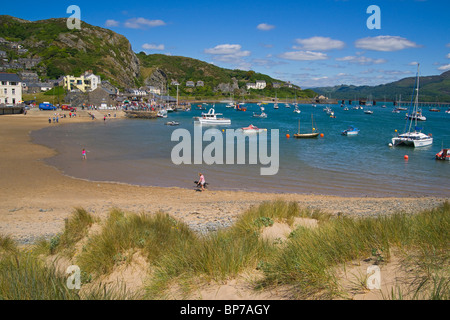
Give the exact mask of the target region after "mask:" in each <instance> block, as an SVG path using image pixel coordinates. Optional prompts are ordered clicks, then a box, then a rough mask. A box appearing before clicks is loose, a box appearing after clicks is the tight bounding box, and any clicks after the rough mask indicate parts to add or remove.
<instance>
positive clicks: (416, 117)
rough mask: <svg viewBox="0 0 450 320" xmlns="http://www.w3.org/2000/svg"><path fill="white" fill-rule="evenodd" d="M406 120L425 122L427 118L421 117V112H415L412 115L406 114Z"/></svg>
mask: <svg viewBox="0 0 450 320" xmlns="http://www.w3.org/2000/svg"><path fill="white" fill-rule="evenodd" d="M406 118H408V119H411V120H418V121H427V117H425V116H424V115H422V111H417V112H416V113H413V114H408V113H407V114H406Z"/></svg>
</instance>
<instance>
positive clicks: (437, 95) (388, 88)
mask: <svg viewBox="0 0 450 320" xmlns="http://www.w3.org/2000/svg"><path fill="white" fill-rule="evenodd" d="M415 80H416V78H415V77H408V78H404V79H401V80H398V81H395V82H392V83H387V84H382V85H378V86H353V85H340V86H335V87H320V88H311V90H313V91H315V92H317V93H319V94H321V95H324V96H327V97H330V96H331V98H332V99H352V100H353V99H364V100H365V99H367V98H368V97H369V96H370V97H372V98H373V99H376V100H383V99H384V98H386V99H387V100H395V99H396V97H397V98H398V96H399V95H402V100H404V101H405V100H409V99H411V96H412V94H413V90H414V84H415ZM419 99H420V101H430V102H450V71H447V72H444V73H442V74H441V75H437V76H427V77H420V91H419Z"/></svg>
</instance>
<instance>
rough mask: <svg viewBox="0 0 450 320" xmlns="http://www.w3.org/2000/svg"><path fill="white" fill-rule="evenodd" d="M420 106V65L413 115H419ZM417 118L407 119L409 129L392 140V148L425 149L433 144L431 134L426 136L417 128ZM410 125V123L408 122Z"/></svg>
mask: <svg viewBox="0 0 450 320" xmlns="http://www.w3.org/2000/svg"><path fill="white" fill-rule="evenodd" d="M418 105H419V65H417V80H416V100H415V101H414V106H413V111H412V114H417V110H418ZM417 120H418V118H417V117H410V118H407V121H409V129H408V131H407V132H404V133H402V134H400V135H398V136H397V137H394V138H392V146H394V147H395V146H399V145H405V146H410V147H414V148H417V147H425V146H429V145H431V144H433V137H432V136H431V134H429V135H426V134H425V133H422V132H421V130H422V128H419V127H417ZM407 123H408V122H407ZM413 123H414V131H413V130H412V126H413Z"/></svg>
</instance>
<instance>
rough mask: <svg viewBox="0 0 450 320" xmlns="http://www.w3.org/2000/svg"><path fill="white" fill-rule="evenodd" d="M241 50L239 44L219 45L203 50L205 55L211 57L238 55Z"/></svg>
mask: <svg viewBox="0 0 450 320" xmlns="http://www.w3.org/2000/svg"><path fill="white" fill-rule="evenodd" d="M241 49H242V46H241V45H240V44H219V45H217V46H215V47H214V48H210V49H205V53H208V54H213V55H222V54H225V55H227V54H239V52H242V51H241Z"/></svg>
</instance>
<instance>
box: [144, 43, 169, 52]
mask: <svg viewBox="0 0 450 320" xmlns="http://www.w3.org/2000/svg"><path fill="white" fill-rule="evenodd" d="M142 49H145V50H161V51H162V50H164V49H165V47H164V45H163V44H158V45H156V44H153V43H144V44H143V45H142Z"/></svg>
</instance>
